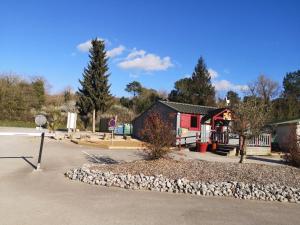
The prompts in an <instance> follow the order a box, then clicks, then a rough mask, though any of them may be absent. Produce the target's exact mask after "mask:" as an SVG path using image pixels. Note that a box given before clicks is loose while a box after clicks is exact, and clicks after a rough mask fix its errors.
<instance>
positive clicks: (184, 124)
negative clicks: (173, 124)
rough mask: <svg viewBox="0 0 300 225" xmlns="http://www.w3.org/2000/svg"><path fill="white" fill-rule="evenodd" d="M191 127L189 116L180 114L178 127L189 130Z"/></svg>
mask: <svg viewBox="0 0 300 225" xmlns="http://www.w3.org/2000/svg"><path fill="white" fill-rule="evenodd" d="M190 126H191V115H190V114H180V127H181V128H190Z"/></svg>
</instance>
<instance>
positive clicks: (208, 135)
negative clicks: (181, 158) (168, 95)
mask: <svg viewBox="0 0 300 225" xmlns="http://www.w3.org/2000/svg"><path fill="white" fill-rule="evenodd" d="M151 111H156V112H159V114H160V115H161V117H162V119H163V120H164V121H169V122H171V124H172V126H173V129H174V141H175V140H176V144H179V141H180V142H181V144H190V143H195V142H196V139H197V138H199V139H200V140H201V142H209V141H211V140H212V139H216V140H218V141H219V142H225V141H226V140H225V138H226V137H225V136H224V135H222V134H223V133H224V132H225V131H227V129H228V125H229V122H230V121H231V112H230V110H229V109H227V108H216V107H211V106H201V105H191V104H185V103H178V102H169V101H157V102H156V103H155V104H153V105H152V106H151V107H150V108H149V109H148V110H146V111H145V112H144V113H142V114H141V115H140V116H138V117H137V118H135V119H134V120H133V122H132V123H133V136H134V137H135V138H141V137H140V131H141V130H142V129H143V127H144V121H145V119H146V118H147V116H149V114H150V113H151Z"/></svg>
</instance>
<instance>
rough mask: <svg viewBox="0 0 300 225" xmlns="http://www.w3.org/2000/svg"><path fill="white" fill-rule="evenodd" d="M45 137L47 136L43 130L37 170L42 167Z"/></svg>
mask: <svg viewBox="0 0 300 225" xmlns="http://www.w3.org/2000/svg"><path fill="white" fill-rule="evenodd" d="M44 138H45V133H44V132H43V133H42V134H41V144H40V152H39V158H38V163H37V166H36V169H37V170H39V169H40V167H41V160H42V153H43V147H44Z"/></svg>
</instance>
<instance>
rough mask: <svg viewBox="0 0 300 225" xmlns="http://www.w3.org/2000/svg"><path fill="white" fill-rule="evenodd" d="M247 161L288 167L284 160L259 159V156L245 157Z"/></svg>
mask: <svg viewBox="0 0 300 225" xmlns="http://www.w3.org/2000/svg"><path fill="white" fill-rule="evenodd" d="M247 159H251V160H257V161H262V162H269V163H276V164H280V165H288V164H287V163H286V162H285V161H284V160H276V159H267V158H261V157H259V156H247Z"/></svg>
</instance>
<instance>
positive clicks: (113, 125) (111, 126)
mask: <svg viewBox="0 0 300 225" xmlns="http://www.w3.org/2000/svg"><path fill="white" fill-rule="evenodd" d="M116 126H117V116H115V117H114V118H111V119H110V120H109V122H108V130H109V131H111V143H113V138H114V130H115V128H116Z"/></svg>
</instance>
